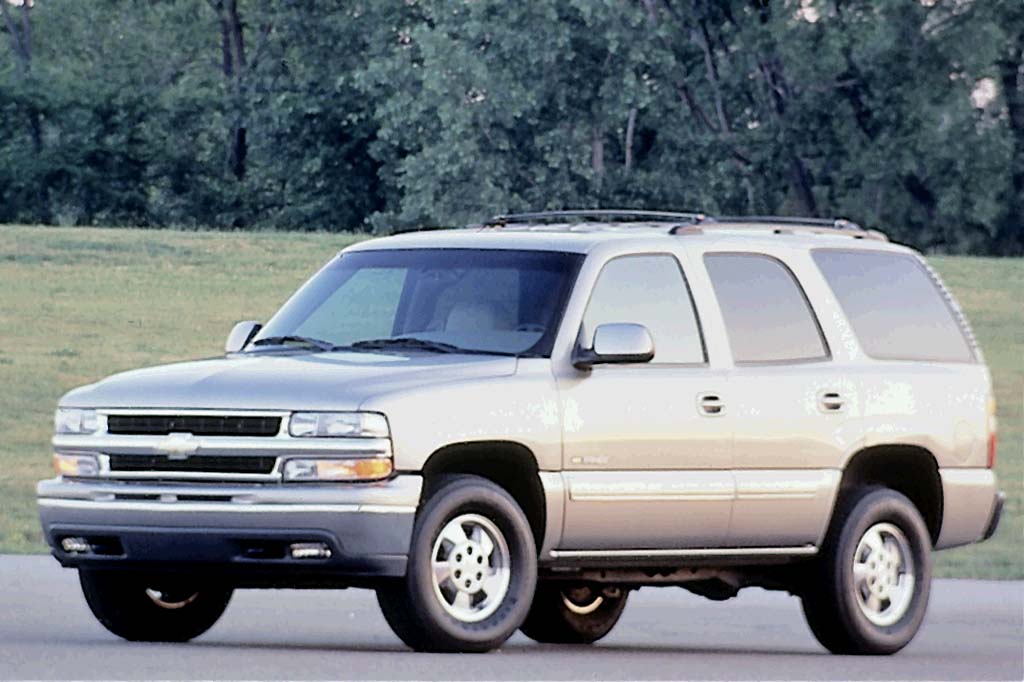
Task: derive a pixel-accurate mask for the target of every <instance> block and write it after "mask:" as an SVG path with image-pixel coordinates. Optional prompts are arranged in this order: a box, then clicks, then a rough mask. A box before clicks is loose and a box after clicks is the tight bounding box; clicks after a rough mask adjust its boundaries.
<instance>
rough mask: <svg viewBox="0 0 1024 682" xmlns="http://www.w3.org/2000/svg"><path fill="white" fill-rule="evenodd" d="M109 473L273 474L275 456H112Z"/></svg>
mask: <svg viewBox="0 0 1024 682" xmlns="http://www.w3.org/2000/svg"><path fill="white" fill-rule="evenodd" d="M109 457H110V471H111V473H113V474H115V475H116V474H117V473H118V472H125V471H150V472H163V473H172V474H173V473H183V472H202V473H210V474H270V473H272V472H273V471H274V465H275V464H276V462H277V458H276V457H266V456H258V455H238V456H219V455H195V456H192V457H189V458H187V459H171V458H170V457H167V456H165V455H110V456H109Z"/></svg>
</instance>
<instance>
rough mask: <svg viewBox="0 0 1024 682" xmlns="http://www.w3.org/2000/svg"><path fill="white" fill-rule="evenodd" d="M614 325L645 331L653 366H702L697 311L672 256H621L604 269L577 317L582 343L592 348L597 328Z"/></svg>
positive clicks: (702, 350)
mask: <svg viewBox="0 0 1024 682" xmlns="http://www.w3.org/2000/svg"><path fill="white" fill-rule="evenodd" d="M619 322H627V323H633V324H642V325H644V326H645V327H647V329H648V331H650V333H651V337H652V338H653V339H654V359H653V360H652V362H653V363H671V364H692V363H702V362H704V359H705V358H704V346H703V343H702V341H701V334H700V326H699V325H698V323H697V313H696V311H695V310H694V308H693V301H692V299H691V298H690V290H689V288H688V287H687V284H686V279H685V278H684V277H683V272H682V270H680V269H679V262H678V261H677V260H676V259H675V257H674V256H669V255H657V256H623V257H620V258H616V259H614V260H612V261H609V262H608V264H607V265H605V266H604V268H603V269H602V270H601V274H600V275H598V278H597V282H596V283H595V284H594V290H593V292H592V293H591V296H590V302H589V303H588V304H587V311H586V313H585V314H584V316H583V329H582V333H581V342H582V344H583V345H584V346H585V347H587V348H589V347H591V346H592V345H593V337H594V330H595V329H597V327H598V326H599V325H602V324H609V323H619Z"/></svg>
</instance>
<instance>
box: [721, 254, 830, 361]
mask: <svg viewBox="0 0 1024 682" xmlns="http://www.w3.org/2000/svg"><path fill="white" fill-rule="evenodd" d="M704 264H705V265H706V266H707V269H708V274H709V275H710V276H711V283H712V285H713V286H714V289H715V296H716V297H717V298H718V305H719V307H720V308H721V309H722V317H723V318H724V319H725V327H726V331H727V332H728V334H729V346H730V347H731V348H732V357H733V360H735V361H736V362H739V363H754V362H795V361H797V362H798V361H802V360H821V359H824V358H826V357H828V350H827V348H826V347H825V340H824V339H823V338H822V336H821V329H820V328H819V327H818V321H817V319H816V318H815V317H814V313H813V312H812V311H811V307H810V305H809V304H808V303H807V297H806V296H805V295H804V292H803V289H801V288H800V285H799V284H798V283H797V281H796V278H795V277H793V273H791V272H790V271H789V268H787V267H786V266H785V265H783V264H782V263H781V262H780V261H778V260H776V259H775V258H772V257H770V256H764V255H760V254H747V253H715V254H708V255H706V256H704Z"/></svg>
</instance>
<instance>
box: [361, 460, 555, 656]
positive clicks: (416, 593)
mask: <svg viewBox="0 0 1024 682" xmlns="http://www.w3.org/2000/svg"><path fill="white" fill-rule="evenodd" d="M536 582H537V550H536V547H535V545H534V541H533V534H532V531H531V530H530V525H529V523H528V522H527V520H526V515H525V514H524V513H523V510H522V509H521V508H520V507H519V505H518V504H516V501H515V500H514V499H512V497H511V496H510V495H509V494H508V493H507V492H506V491H505V490H503V489H502V488H500V487H498V486H497V485H495V484H493V483H491V482H490V481H488V480H486V479H484V478H480V477H478V476H468V475H460V476H451V477H448V478H446V480H444V481H443V482H442V483H441V484H440V485H439V486H437V488H436V489H435V491H434V492H433V494H432V495H431V496H430V498H429V499H428V500H427V501H426V502H425V503H424V505H423V509H422V510H421V512H420V514H419V516H418V517H417V519H416V525H415V528H414V531H413V540H412V547H411V551H410V553H409V564H408V569H407V572H406V576H405V578H403V579H401V580H397V581H394V582H392V583H390V584H388V585H385V586H382V587H380V588H378V590H377V601H378V603H379V604H380V607H381V611H382V612H383V614H384V618H385V620H387V622H388V625H390V626H391V629H392V630H393V631H394V632H395V634H396V635H398V637H399V638H400V639H401V640H402V641H403V642H405V643H406V644H407V645H408V646H410V647H412V648H413V649H416V650H418V651H461V652H483V651H489V650H491V649H494V648H497V647H499V646H501V644H502V643H503V642H504V641H505V640H506V639H508V638H509V636H510V635H511V634H512V633H513V632H515V630H516V628H518V627H519V625H520V624H521V623H522V622H523V619H524V618H525V617H526V613H527V610H528V609H529V607H530V600H531V598H532V597H533V591H534V588H535V586H536Z"/></svg>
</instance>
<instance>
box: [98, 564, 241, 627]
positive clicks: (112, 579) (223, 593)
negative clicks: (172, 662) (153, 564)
mask: <svg viewBox="0 0 1024 682" xmlns="http://www.w3.org/2000/svg"><path fill="white" fill-rule="evenodd" d="M78 579H79V582H80V583H81V585H82V593H83V594H84V595H85V601H86V603H88V605H89V609H90V610H91V611H92V613H93V615H94V616H96V619H97V620H98V621H99V622H100V623H101V624H102V625H103V627H105V628H106V629H107V630H110V631H111V632H112V633H114V634H115V635H117V636H118V637H122V638H124V639H127V640H130V641H133V642H186V641H188V640H190V639H192V638H194V637H198V636H199V635H201V634H203V633H204V632H206V631H207V630H209V629H210V628H211V627H213V625H214V623H216V622H217V621H218V620H219V619H220V617H221V615H222V614H223V613H224V610H225V609H226V608H227V606H228V601H230V599H231V593H232V590H231V589H230V588H226V587H220V586H215V585H209V584H204V583H203V582H202V581H201V580H199V579H198V578H186V577H177V576H174V577H171V576H144V575H138V574H133V573H125V572H122V571H116V572H115V571H103V570H92V569H84V568H83V569H80V570H79V571H78Z"/></svg>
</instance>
